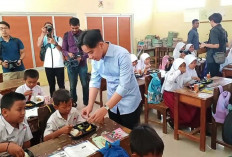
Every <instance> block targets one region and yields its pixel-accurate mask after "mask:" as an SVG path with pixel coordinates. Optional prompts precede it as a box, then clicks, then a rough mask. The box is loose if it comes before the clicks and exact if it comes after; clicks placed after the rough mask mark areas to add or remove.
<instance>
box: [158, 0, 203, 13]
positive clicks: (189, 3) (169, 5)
mask: <svg viewBox="0 0 232 157" xmlns="http://www.w3.org/2000/svg"><path fill="white" fill-rule="evenodd" d="M204 6H205V0H157V9H158V11H159V12H168V11H181V10H184V9H193V8H201V7H204Z"/></svg>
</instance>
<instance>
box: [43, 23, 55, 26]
mask: <svg viewBox="0 0 232 157" xmlns="http://www.w3.org/2000/svg"><path fill="white" fill-rule="evenodd" d="M46 24H50V25H52V27H53V24H52V23H51V22H45V23H44V26H46Z"/></svg>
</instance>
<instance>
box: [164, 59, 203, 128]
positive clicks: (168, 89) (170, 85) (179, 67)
mask: <svg viewBox="0 0 232 157" xmlns="http://www.w3.org/2000/svg"><path fill="white" fill-rule="evenodd" d="M185 72H186V64H185V60H184V59H182V58H177V59H175V60H174V62H173V65H172V67H171V69H170V71H169V72H168V73H167V74H166V76H165V80H164V84H163V86H162V92H163V99H164V103H165V105H166V106H168V107H169V110H170V117H171V120H170V121H169V124H170V125H171V126H172V125H173V121H174V105H175V99H174V98H175V97H174V91H175V90H177V89H180V88H183V87H184V84H185V83H186V82H185V79H184V77H185V75H184V73H185ZM199 113H200V112H199V109H198V108H197V107H193V106H190V105H185V104H183V103H179V125H185V126H189V127H194V128H195V127H198V126H199V125H200V116H199Z"/></svg>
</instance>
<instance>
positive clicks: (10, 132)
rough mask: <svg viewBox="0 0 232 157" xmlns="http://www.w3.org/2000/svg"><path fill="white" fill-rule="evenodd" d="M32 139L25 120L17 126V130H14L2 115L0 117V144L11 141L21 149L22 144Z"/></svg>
mask: <svg viewBox="0 0 232 157" xmlns="http://www.w3.org/2000/svg"><path fill="white" fill-rule="evenodd" d="M32 137H33V136H32V133H31V129H30V127H29V125H28V123H27V121H26V118H24V120H23V122H22V123H20V124H19V128H14V127H13V126H12V125H10V124H9V123H8V122H7V121H6V120H5V119H4V117H3V116H2V115H1V116H0V143H2V142H7V141H11V142H15V143H16V144H18V145H19V146H21V147H22V146H23V143H24V142H27V141H29V140H31V139H32Z"/></svg>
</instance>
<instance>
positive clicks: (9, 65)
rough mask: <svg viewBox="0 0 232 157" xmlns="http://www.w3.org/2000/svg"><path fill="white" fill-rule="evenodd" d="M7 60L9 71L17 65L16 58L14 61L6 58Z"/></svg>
mask: <svg viewBox="0 0 232 157" xmlns="http://www.w3.org/2000/svg"><path fill="white" fill-rule="evenodd" d="M7 62H8V69H10V71H14V69H15V68H16V67H17V66H18V65H17V62H18V61H17V60H15V61H11V60H8V61H7Z"/></svg>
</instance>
